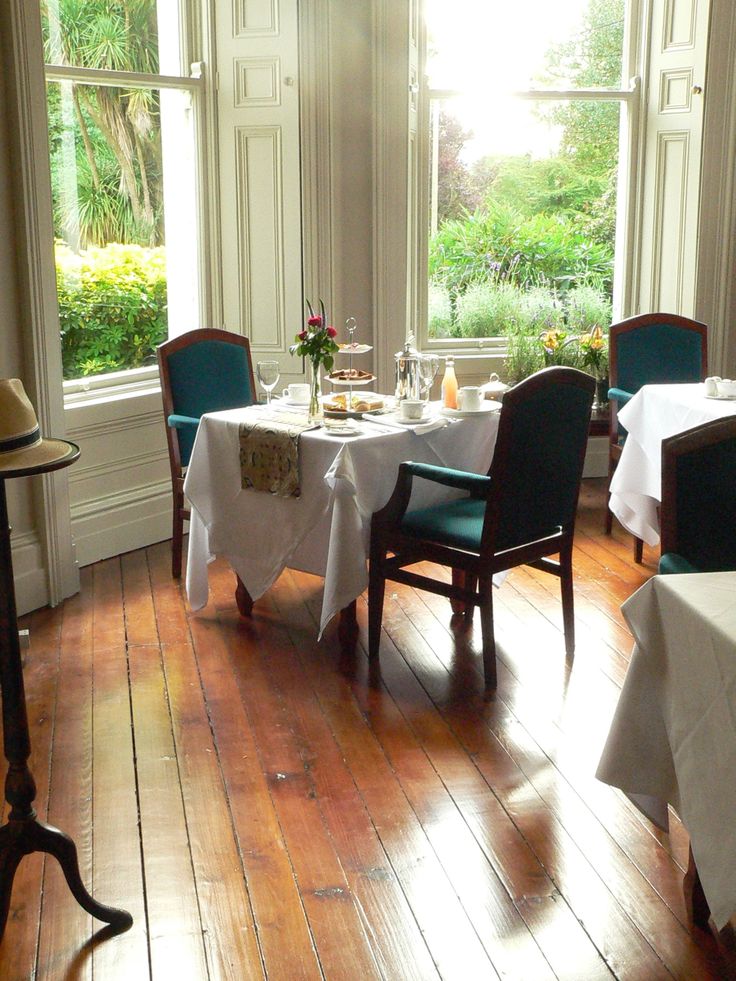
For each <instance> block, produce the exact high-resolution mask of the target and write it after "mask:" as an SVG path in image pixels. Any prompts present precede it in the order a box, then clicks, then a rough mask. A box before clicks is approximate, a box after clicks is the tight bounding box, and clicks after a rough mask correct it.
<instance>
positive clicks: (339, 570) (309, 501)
mask: <svg viewBox="0 0 736 981" xmlns="http://www.w3.org/2000/svg"><path fill="white" fill-rule="evenodd" d="M260 408H261V409H262V411H263V412H264V417H265V413H266V412H267V411H268V412H271V413H274V412H276V413H277V412H278V411H279V407H278V403H272V405H271V407H270V409H268V410H267V409H266V407H265V406H263V407H260ZM500 408H501V406H500V403H497V402H490V401H487V402H485V403H484V404H483V406H482V409H481V410H480V411H477V412H472V413H470V412H467V413H460V412H454V413H453V412H449V413H448V414H444V411H443V410H442V407H441V405H440V404H439V403H430V405H429V406H428V412H427V415H426V417H425V418H424V419H423V420H419V421H416V420H415V421H413V422H403V421H402V420H401V419H400V418H399V416H398V415H397V414H396V413H384V414H380V415H365V416H363V417H362V418H358V419H355V420H350V422H351V432H350V433H347V432H344V433H343V432H341V431H340V429H339V428H337V429H333V428H327V427H326V426H319V427H316V428H312V429H306V430H305V431H303V432H302V433H301V435H300V436H299V442H298V454H299V463H298V467H299V494H298V496H278V495H276V494H272V493H269V492H267V491H264V490H256V489H254V488H253V487H244V486H243V483H244V481H243V478H242V471H241V462H240V453H239V440H240V432H241V423H242V421H243V419H244V413H246V412H249V413H250V415H251V417H252V413H253V410H252V408H251V409H250V410H244V409H230V410H227V411H223V412H213V413H207V414H205V415H203V416H202V419H201V421H200V424H199V428H198V430H197V436H196V439H195V443H194V448H193V450H192V455H191V459H190V462H189V466H188V468H187V473H186V479H185V482H184V494H185V497H186V499H187V501H188V502H189V505H190V508H191V517H190V523H189V542H188V551H187V570H186V590H187V596H188V599H189V603H190V606H191V607H192V609H193V610H197V609H201V608H202V607H203V606H204V605H205V604H206V603H207V601H208V594H209V587H208V564H209V563H210V561H211V560H212V559H213V558H215V557H217V556H221V557H223V558H225V559H227V561H228V562H229V563H230V565H231V566H232V568H233V570H234V572H235V573H236V574H237V577H238V579H239V582H240V583H242V587H244V589H245V590H246V591H247V594H248V596H249V598H250V599H251V600H253V601H255V600H257V599H258V598H259V597H260V596H262V595H263V594H264V593H265V592H266V591H267V590H268V589H269V587H270V586H271V585H272V584H273V583H274V582H275V581H276V579H277V578H278V577H279V575H280V574H281V573H282V571H283V570H284V569H285V568H287V567H289V568H293V569H297V570H301V571H303V572H308V573H313V574H315V575H318V576H322V577H323V578H324V590H323V597H322V608H321V615H320V624H319V636H320V637H321V636H322V632H323V631H324V629H325V627H326V625H327V624H328V623H329V622H330V620H331V619H332V618H333V617H334V616H335V614H337V613H338V612H340V611H341V610H346V609H349V608H350V607H351V604H354V601H355V600H356V598H357V597H358V596H360V594H361V593H362V592H363V591H364V590H365V589H366V588H367V585H368V573H367V557H368V551H369V537H370V523H371V517H372V515H373V512H374V511H377V510H379V509H380V508H381V507H383V505H384V504H385V503H386V502H387V500H388V498H389V497H390V495H391V492H392V491H393V488H394V485H395V483H396V477H397V474H398V468H399V464H400V463H401V462H402V461H404V460H412V461H415V462H420V463H431V464H435V465H440V466H446V467H451V468H453V469H457V470H466V471H471V472H474V473H486V472H487V470H488V468H489V466H490V463H491V459H492V456H493V449H494V445H495V440H496V434H497V431H498V419H499V410H500ZM304 411H305V418H306V410H304ZM459 493H461V492H458V491H455V490H452V489H450V488H446V487H442V486H440V485H438V484H435V483H432V482H429V481H415V491H414V492H413V496H412V500H411V504H410V507H424V506H429V505H431V504H434V503H437V502H439V501H442V500H447V499H450V498H451V497H454V496H456V495H457V494H459ZM239 588H240V585H239Z"/></svg>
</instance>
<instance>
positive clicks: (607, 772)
mask: <svg viewBox="0 0 736 981" xmlns="http://www.w3.org/2000/svg"><path fill="white" fill-rule="evenodd" d="M621 609H622V612H623V613H624V615H625V617H626V619H627V621H628V623H629V626H630V627H631V631H632V633H633V635H634V639H635V641H636V644H635V647H634V652H633V654H632V658H631V664H630V665H629V670H628V672H627V675H626V680H625V682H624V686H623V689H622V691H621V696H620V699H619V703H618V706H617V708H616V712H615V715H614V718H613V722H612V724H611V729H610V732H609V735H608V738H607V740H606V745H605V748H604V751H603V755H602V757H601V762H600V765H599V767H598V771H597V773H596V776H597V777H598V779H599V780H602V781H604V783H608V784H612V785H613V786H615V787H619V788H620V789H621V790H623V791H624V792H625V793H626V794H627V795H628V796H629V797H631V799H632V800H633V801H634V803H636V804H637V806H639V807H640V808H641V810H643V811H644V813H645V814H647V816H648V817H650V818H651V819H652V820H653V821H655V823H657V824H659V825H660V827H663V828H665V830H666V829H667V826H668V825H667V804H668V803H669V804H671V805H672V806H673V807H674V809H675V810H676V811H677V813H678V814H679V816H680V818H681V819H682V822H683V824H684V825H685V827H686V828H687V831H688V833H689V835H690V845H691V848H692V852H693V857H694V859H695V864H696V865H697V868H698V873H699V876H700V881H701V883H702V886H703V891H704V893H705V898H706V899H707V901H708V905H709V906H710V910H711V914H712V916H713V919H714V921H715V923H716V926H717V927H718V929H721V928H722V927H723V926H725V924H726V923H727V922H728V920H729V918H730V917H731V916H732V915H733V913H734V912H736V821H734V815H735V814H736V572H714V573H697V574H693V575H671V576H655V577H654V578H653V579H650V580H649V582H648V583H646V584H645V585H644V586H642V587H641V589H639V590H637V592H636V593H634V595H633V596H632V597H631V598H630V599H629V600H627V601H626V603H625V604H624V605H623V606H622V608H621Z"/></svg>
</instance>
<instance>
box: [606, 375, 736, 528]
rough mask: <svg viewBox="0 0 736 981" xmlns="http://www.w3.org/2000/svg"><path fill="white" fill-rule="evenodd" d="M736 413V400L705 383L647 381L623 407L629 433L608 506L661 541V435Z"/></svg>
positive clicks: (627, 524) (621, 418) (628, 524)
mask: <svg viewBox="0 0 736 981" xmlns="http://www.w3.org/2000/svg"><path fill="white" fill-rule="evenodd" d="M734 413H736V401H734V400H727V399H715V398H706V395H705V386H704V385H703V384H702V382H699V383H695V384H687V385H686V384H683V385H679V384H670V385H644V386H642V388H640V389H639V391H638V392H637V393H636V394H635V395H634V396H633V398H632V399H631V401H630V402H627V403H626V405H625V406H624V407H623V408H622V409H620V410H619V413H618V418H619V421H620V422H621V425H622V426H623V427H624V428H625V429H626V431H627V436H626V442H625V443H624V448H623V452H622V453H621V458H620V460H619V461H618V465H617V466H616V470H615V472H614V475H613V478H612V480H611V488H610V490H611V499H610V502H609V507H610V509H611V511H612V512H613V513H614V514H615V515H616V517H617V518H618V520H619V521H620V522H621V524H622V525H623V526H624V528H626V529H627V530H628V531H630V532H631V533H632V534H633V535H636V537H637V538H641V539H642V540H643V541H645V542H646V543H647V545H656V544H657V543H658V542H659V517H658V513H657V508H658V506H659V503H660V501H661V494H662V440H663V439H667V438H668V437H670V436H674V435H675V434H677V433H682V432H685V431H686V430H687V429H692V428H693V427H694V426H699V425H701V424H702V423H704V422H711V421H712V420H713V419H719V418H721V416H726V415H733V414H734Z"/></svg>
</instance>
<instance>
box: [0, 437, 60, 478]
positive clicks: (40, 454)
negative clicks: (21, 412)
mask: <svg viewBox="0 0 736 981" xmlns="http://www.w3.org/2000/svg"><path fill="white" fill-rule="evenodd" d="M78 453H79V447H78V446H76V444H74V443H68V442H67V441H66V440H65V439H42V440H41V442H40V443H36V445H35V446H27V447H24V448H23V449H20V450H10V451H9V452H8V453H0V477H2V475H3V474H7V473H9V472H11V471H23V470H36V469H38V468H39V467H40V468H44V467H51V466H54V465H55V464H61V463H63V462H64V460H65V459H66V458H67V457H74V456H76V455H77V454H78Z"/></svg>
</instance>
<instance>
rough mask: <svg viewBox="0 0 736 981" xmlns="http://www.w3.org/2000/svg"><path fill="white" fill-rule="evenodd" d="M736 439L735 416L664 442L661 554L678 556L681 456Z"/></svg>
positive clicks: (713, 421) (716, 420)
mask: <svg viewBox="0 0 736 981" xmlns="http://www.w3.org/2000/svg"><path fill="white" fill-rule="evenodd" d="M729 439H736V416H724V418H722V419H713V420H712V422H705V423H702V424H701V425H699V426H694V427H693V428H692V429H688V430H686V431H685V432H684V433H677V434H676V435H674V436H670V437H669V439H663V440H662V504H661V507H660V539H661V552H662V555H665V554H667V553H671V552H675V553H679V552H680V549H679V543H680V535H679V529H678V524H677V464H678V461H679V459H680V457H683V456H687V455H688V454H689V453H696V452H698V450H704V449H706V448H707V447H708V446H714V445H716V444H717V443H722V442H724V441H725V440H729Z"/></svg>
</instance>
